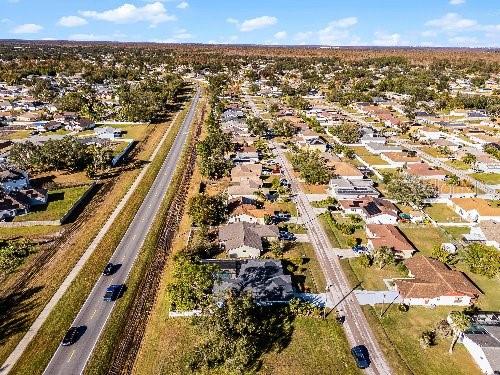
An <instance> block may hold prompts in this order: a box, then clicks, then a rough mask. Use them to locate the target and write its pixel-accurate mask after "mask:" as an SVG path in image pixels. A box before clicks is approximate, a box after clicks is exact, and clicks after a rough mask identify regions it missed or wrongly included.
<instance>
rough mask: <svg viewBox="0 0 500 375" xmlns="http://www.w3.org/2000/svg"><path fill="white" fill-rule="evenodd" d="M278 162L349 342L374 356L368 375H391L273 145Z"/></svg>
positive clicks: (335, 260)
mask: <svg viewBox="0 0 500 375" xmlns="http://www.w3.org/2000/svg"><path fill="white" fill-rule="evenodd" d="M245 98H246V101H247V103H248V104H249V105H250V108H251V109H252V112H253V113H254V115H255V116H257V117H261V113H260V111H259V109H258V108H257V106H256V105H255V103H254V102H253V100H252V98H251V97H250V96H248V95H247V96H245ZM272 144H273V147H274V150H275V153H276V154H277V155H276V156H277V160H278V162H279V164H280V165H281V166H282V169H283V173H284V175H285V177H286V178H287V179H288V180H289V181H290V182H291V185H292V186H291V187H292V192H293V193H294V196H295V198H294V200H295V203H296V204H297V209H298V211H299V213H300V215H301V217H302V219H303V221H304V225H305V226H306V228H307V234H308V236H309V239H310V240H311V243H312V245H313V247H314V251H315V254H316V257H317V259H318V262H319V264H320V266H321V269H322V271H323V274H324V275H325V280H326V282H327V285H328V289H327V291H326V292H327V295H328V298H329V299H330V300H331V301H333V303H334V304H336V305H337V309H338V310H342V313H343V315H344V316H345V317H346V320H345V323H344V329H345V332H346V336H347V340H348V341H349V344H350V345H351V346H356V345H365V346H366V348H367V349H368V352H369V354H370V360H371V364H370V367H368V368H367V369H366V370H364V372H365V373H366V374H370V375H390V374H391V368H390V366H389V364H388V363H387V360H386V359H385V356H384V353H383V352H382V350H381V348H380V346H379V344H378V343H377V340H376V338H375V335H374V333H373V331H372V329H371V327H370V325H369V324H368V321H367V320H366V317H365V315H364V313H363V311H362V310H361V307H360V305H359V303H358V301H357V299H356V297H355V296H354V295H353V294H352V288H351V286H350V284H349V282H348V281H347V278H346V276H345V275H344V271H343V270H342V267H341V265H340V261H339V258H338V257H337V255H335V254H336V250H338V249H334V247H333V246H332V244H331V243H330V240H329V239H328V237H327V235H326V233H325V230H324V228H323V227H322V226H321V224H320V222H319V220H318V218H317V217H316V213H315V212H314V209H313V207H312V206H311V204H310V203H309V200H308V199H307V196H306V195H305V194H304V192H303V191H302V189H301V187H300V185H299V184H298V183H297V181H296V178H295V177H294V176H293V173H292V166H291V165H290V162H289V161H288V160H287V159H286V157H285V155H284V152H283V150H282V149H281V147H280V146H279V145H278V144H277V143H275V142H273V143H272Z"/></svg>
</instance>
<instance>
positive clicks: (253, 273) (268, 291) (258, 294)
mask: <svg viewBox="0 0 500 375" xmlns="http://www.w3.org/2000/svg"><path fill="white" fill-rule="evenodd" d="M234 262H235V263H236V264H235V265H233V264H228V261H222V262H220V263H219V261H217V260H213V261H212V260H210V263H211V264H216V265H218V266H219V267H220V269H221V275H222V277H219V279H218V280H216V281H215V283H214V286H213V293H214V294H215V295H219V296H221V297H223V296H224V294H225V293H227V292H228V291H229V290H234V291H237V292H240V293H241V292H248V293H250V294H251V295H252V297H253V298H254V300H255V301H256V302H257V303H259V304H265V305H268V304H273V303H286V302H288V301H289V300H290V299H291V298H293V286H292V277H291V276H290V275H285V273H284V271H283V264H282V263H281V261H280V260H274V259H263V260H257V259H251V260H246V261H241V260H234ZM225 265H228V266H229V268H230V269H229V270H227V271H226V270H225V268H224V267H225Z"/></svg>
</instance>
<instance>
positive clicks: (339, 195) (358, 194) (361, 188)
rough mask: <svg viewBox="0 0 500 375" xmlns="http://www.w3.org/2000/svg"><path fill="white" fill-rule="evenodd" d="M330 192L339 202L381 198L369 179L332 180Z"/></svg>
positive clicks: (329, 184) (329, 185)
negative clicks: (341, 200) (363, 198)
mask: <svg viewBox="0 0 500 375" xmlns="http://www.w3.org/2000/svg"><path fill="white" fill-rule="evenodd" d="M328 192H329V194H330V195H331V196H332V197H333V198H335V199H337V200H340V199H359V198H362V197H379V196H380V192H379V191H378V190H377V189H375V188H374V187H373V181H372V180H369V179H365V180H359V179H350V178H332V179H331V180H330V182H329V183H328Z"/></svg>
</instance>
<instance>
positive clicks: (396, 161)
mask: <svg viewBox="0 0 500 375" xmlns="http://www.w3.org/2000/svg"><path fill="white" fill-rule="evenodd" d="M380 157H381V158H382V159H383V160H385V161H386V162H388V163H389V164H390V165H392V166H394V167H398V168H401V167H403V166H405V165H410V164H417V163H420V162H421V161H422V159H420V158H419V157H418V156H410V155H408V154H407V153H404V152H383V153H381V154H380Z"/></svg>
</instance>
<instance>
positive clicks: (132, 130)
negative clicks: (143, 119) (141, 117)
mask: <svg viewBox="0 0 500 375" xmlns="http://www.w3.org/2000/svg"><path fill="white" fill-rule="evenodd" d="M148 126H149V125H146V124H144V125H121V124H117V125H111V127H112V128H118V129H122V130H123V131H124V132H125V133H124V134H123V136H122V137H123V138H131V139H135V140H136V141H141V140H143V139H144V136H145V135H146V129H147V127H148Z"/></svg>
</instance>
